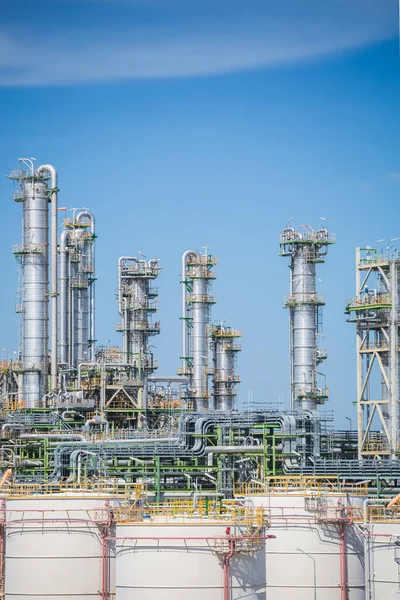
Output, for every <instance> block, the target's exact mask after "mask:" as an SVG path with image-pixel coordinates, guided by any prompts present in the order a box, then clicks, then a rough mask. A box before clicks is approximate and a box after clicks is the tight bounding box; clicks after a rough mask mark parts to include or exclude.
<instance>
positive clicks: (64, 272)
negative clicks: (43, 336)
mask: <svg viewBox="0 0 400 600" xmlns="http://www.w3.org/2000/svg"><path fill="white" fill-rule="evenodd" d="M70 239H71V235H70V233H69V231H66V230H64V231H63V232H62V234H61V236H60V279H59V292H60V304H59V307H60V315H59V318H60V353H59V357H60V363H61V364H62V365H63V366H64V367H65V366H68V365H69V336H68V324H69V321H70V312H69V300H68V295H69V275H68V242H69V240H70Z"/></svg>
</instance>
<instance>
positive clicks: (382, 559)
mask: <svg viewBox="0 0 400 600" xmlns="http://www.w3.org/2000/svg"><path fill="white" fill-rule="evenodd" d="M368 530H369V533H370V535H367V536H366V537H365V554H366V556H365V563H366V565H365V568H366V572H367V580H368V583H367V585H368V586H369V588H370V596H369V597H370V598H374V600H375V599H376V600H379V599H380V598H383V599H384V600H385V599H386V598H387V599H389V598H396V594H397V593H399V592H400V571H399V563H400V523H398V522H397V523H393V522H383V523H373V524H368ZM397 561H399V562H397ZM369 597H368V596H367V598H368V600H369Z"/></svg>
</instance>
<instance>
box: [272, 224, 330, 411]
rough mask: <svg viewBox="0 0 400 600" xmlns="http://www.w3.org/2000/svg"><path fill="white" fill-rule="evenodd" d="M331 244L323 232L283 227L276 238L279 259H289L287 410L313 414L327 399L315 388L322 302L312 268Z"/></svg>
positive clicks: (322, 355)
mask: <svg viewBox="0 0 400 600" xmlns="http://www.w3.org/2000/svg"><path fill="white" fill-rule="evenodd" d="M332 243H334V239H333V237H332V236H330V235H329V234H328V231H327V230H326V229H324V228H321V229H319V230H318V231H314V230H313V229H312V228H311V227H310V226H304V231H303V232H297V231H295V230H294V229H293V228H292V227H286V229H285V230H284V231H283V233H282V234H281V236H280V255H281V256H288V257H289V258H290V294H289V296H287V297H286V298H285V307H286V308H288V309H289V313H290V358H291V365H290V367H291V408H292V409H297V410H304V411H312V412H314V411H316V408H317V405H318V404H323V403H324V402H325V401H326V400H327V399H328V389H327V388H326V386H324V387H319V386H318V381H317V379H318V372H317V367H318V364H319V363H320V362H321V361H322V360H323V359H325V358H326V352H325V351H322V350H319V349H318V345H317V333H319V332H318V309H319V307H321V306H323V305H324V304H325V299H324V298H323V297H322V296H320V295H319V294H317V293H316V285H315V265H316V264H317V263H323V262H325V256H326V254H327V251H328V246H329V245H330V244H332Z"/></svg>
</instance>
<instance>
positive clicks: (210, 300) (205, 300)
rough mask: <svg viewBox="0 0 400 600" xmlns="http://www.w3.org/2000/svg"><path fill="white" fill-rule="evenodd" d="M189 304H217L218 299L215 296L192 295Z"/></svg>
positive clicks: (189, 297) (188, 299)
mask: <svg viewBox="0 0 400 600" xmlns="http://www.w3.org/2000/svg"><path fill="white" fill-rule="evenodd" d="M187 301H188V303H189V304H193V303H195V302H200V303H202V304H215V303H216V301H217V299H216V298H215V296H209V295H208V294H190V295H189V296H188V298H187Z"/></svg>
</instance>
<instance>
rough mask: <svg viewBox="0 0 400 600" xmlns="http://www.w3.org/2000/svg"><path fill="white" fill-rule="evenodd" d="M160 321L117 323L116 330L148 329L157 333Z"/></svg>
mask: <svg viewBox="0 0 400 600" xmlns="http://www.w3.org/2000/svg"><path fill="white" fill-rule="evenodd" d="M160 327H161V326H160V323H159V322H156V323H152V322H149V321H135V322H133V323H127V324H125V323H117V325H116V331H148V332H149V333H152V332H154V333H158V332H159V331H160Z"/></svg>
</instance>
